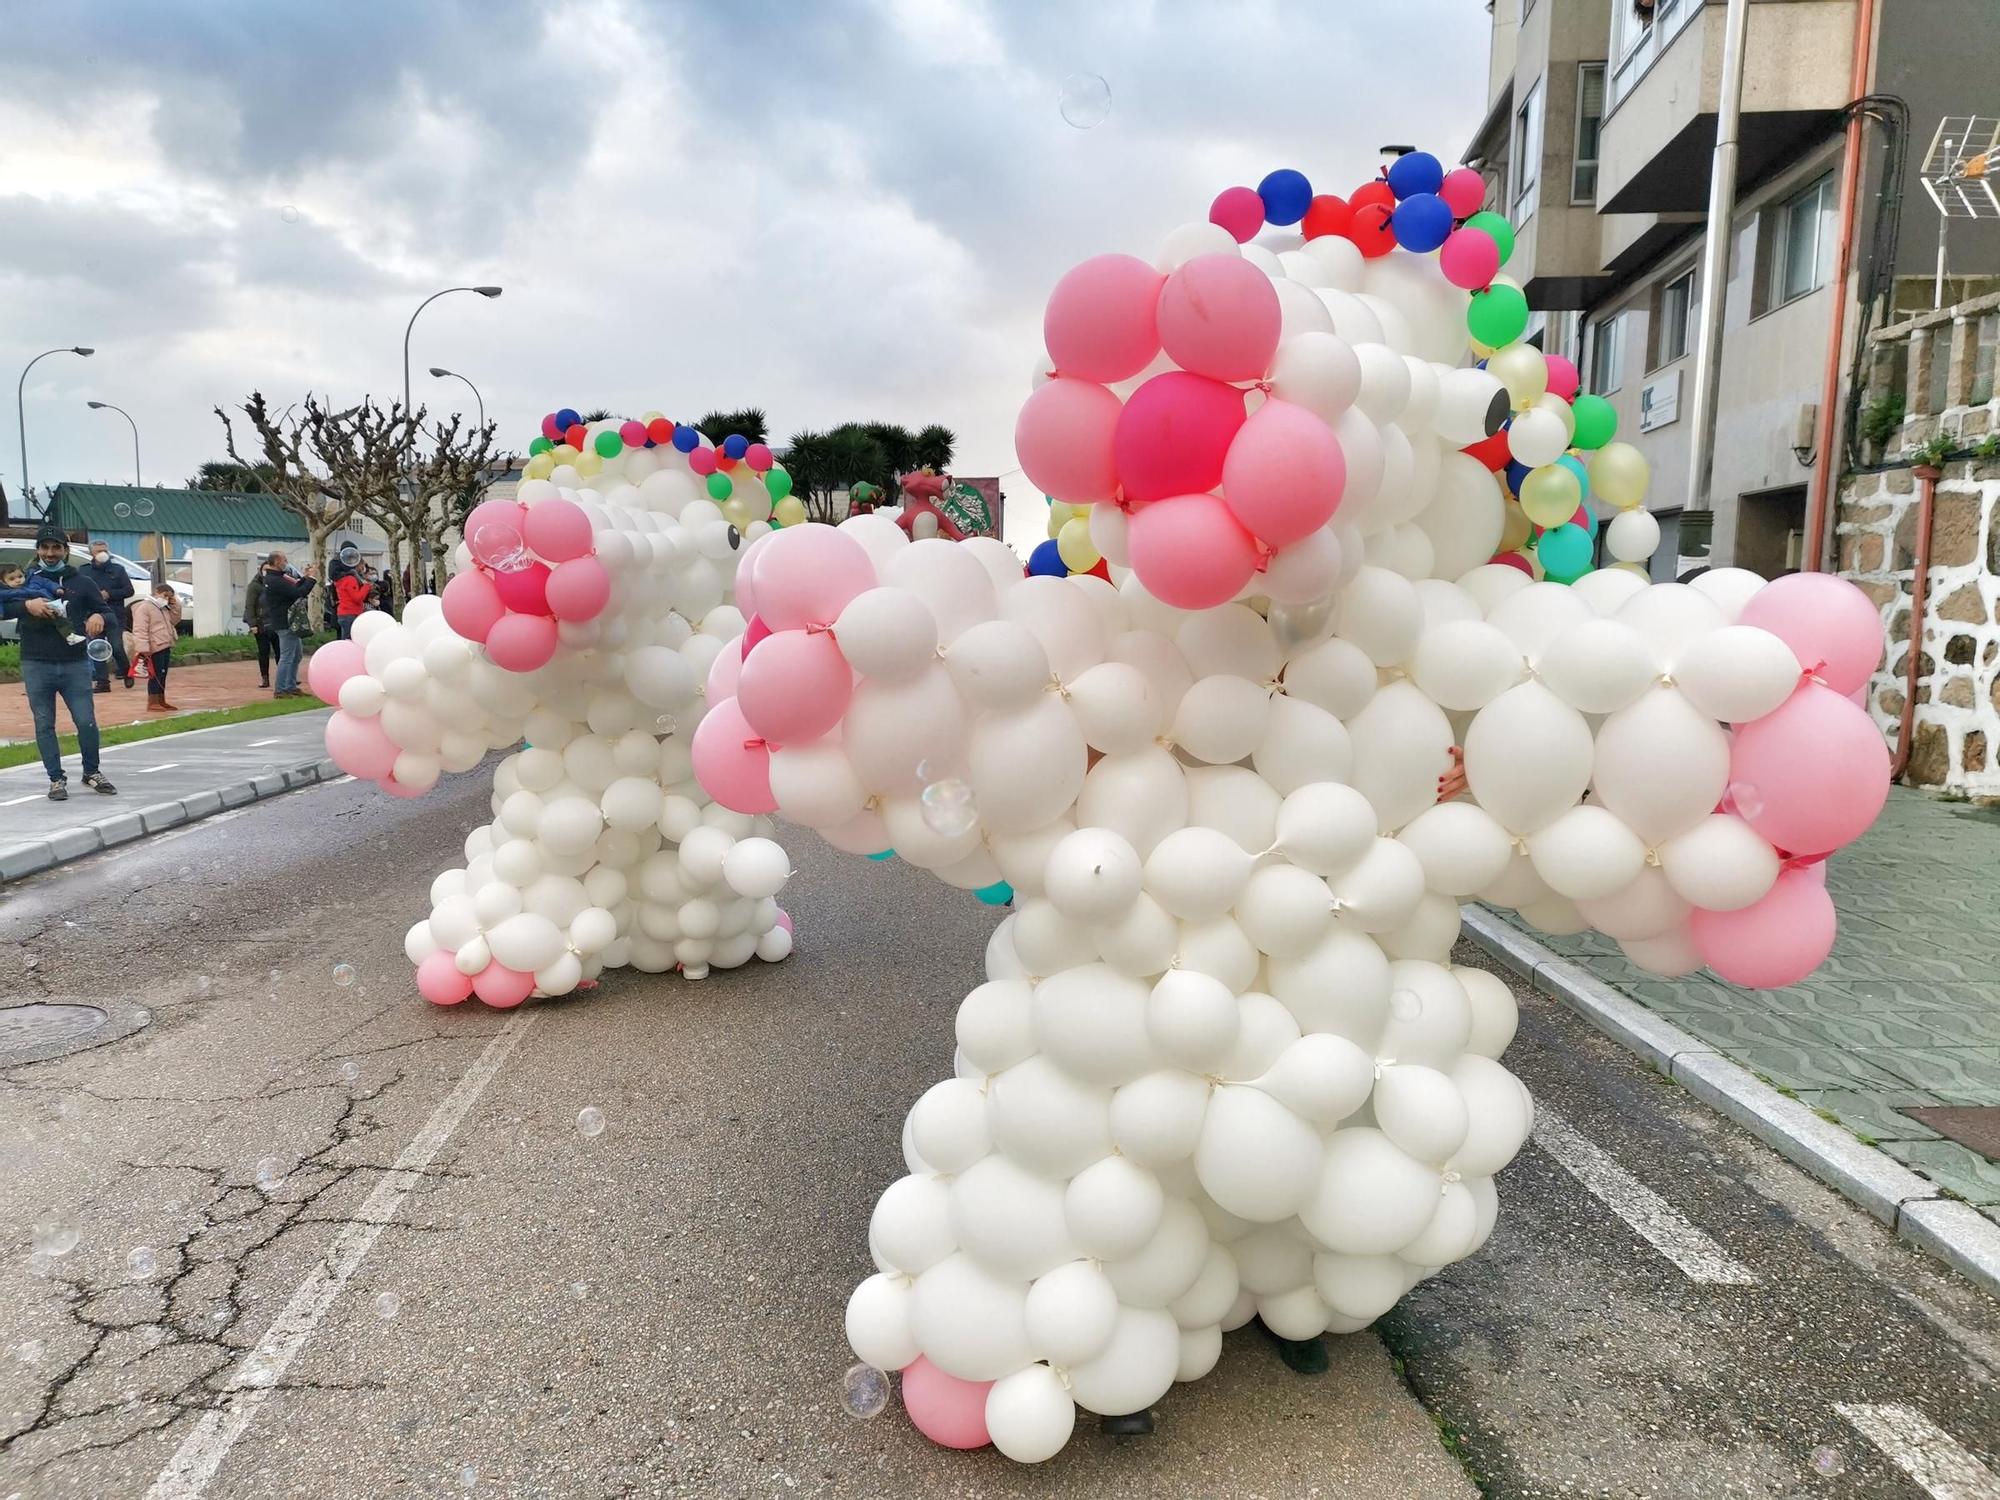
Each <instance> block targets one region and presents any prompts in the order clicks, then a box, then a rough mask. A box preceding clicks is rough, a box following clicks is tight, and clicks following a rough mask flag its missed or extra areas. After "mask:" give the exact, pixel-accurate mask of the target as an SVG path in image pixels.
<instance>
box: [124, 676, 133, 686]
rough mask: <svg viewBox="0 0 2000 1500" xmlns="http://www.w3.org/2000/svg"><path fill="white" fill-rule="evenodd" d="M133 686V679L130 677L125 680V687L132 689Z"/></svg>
mask: <svg viewBox="0 0 2000 1500" xmlns="http://www.w3.org/2000/svg"><path fill="white" fill-rule="evenodd" d="M132 685H133V683H132V679H131V678H129V677H128V678H126V679H125V686H126V687H128V688H129V687H131V686H132Z"/></svg>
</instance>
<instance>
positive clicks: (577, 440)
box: [563, 422, 590, 453]
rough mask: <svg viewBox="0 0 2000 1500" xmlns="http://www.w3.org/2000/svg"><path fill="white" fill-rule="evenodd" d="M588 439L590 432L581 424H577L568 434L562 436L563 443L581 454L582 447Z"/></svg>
mask: <svg viewBox="0 0 2000 1500" xmlns="http://www.w3.org/2000/svg"><path fill="white" fill-rule="evenodd" d="M589 438H590V431H589V429H588V428H586V427H585V426H584V425H583V423H581V422H578V423H577V424H576V425H575V426H573V427H571V428H570V430H569V431H568V432H565V433H564V434H563V441H564V442H565V443H568V444H569V445H570V447H572V448H574V449H576V451H577V452H579V453H581V452H583V445H584V444H585V443H586V442H587V441H589Z"/></svg>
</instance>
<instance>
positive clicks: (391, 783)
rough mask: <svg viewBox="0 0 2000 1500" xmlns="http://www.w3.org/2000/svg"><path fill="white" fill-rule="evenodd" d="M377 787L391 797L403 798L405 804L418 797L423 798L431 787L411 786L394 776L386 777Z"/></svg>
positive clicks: (377, 783)
mask: <svg viewBox="0 0 2000 1500" xmlns="http://www.w3.org/2000/svg"><path fill="white" fill-rule="evenodd" d="M375 785H376V787H377V788H378V789H379V790H381V791H384V792H387V793H388V794H389V795H390V796H391V797H401V798H402V799H403V800H404V801H405V802H408V801H410V800H411V799H413V798H416V797H421V796H423V794H424V793H425V792H427V791H429V790H430V788H429V787H423V786H410V785H409V784H408V783H406V782H401V781H398V780H397V779H396V778H395V777H394V776H384V777H383V778H382V779H381V780H380V781H378V782H376V783H375Z"/></svg>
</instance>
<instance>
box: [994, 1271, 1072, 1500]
mask: <svg viewBox="0 0 2000 1500" xmlns="http://www.w3.org/2000/svg"><path fill="white" fill-rule="evenodd" d="M1030 1295H1031V1296H1032V1293H1031V1294H1030ZM1075 1428H1076V1403H1075V1402H1074V1401H1072V1400H1071V1399H1070V1396H1069V1392H1068V1391H1067V1390H1065V1389H1064V1388H1063V1383H1062V1379H1061V1377H1060V1376H1058V1375H1057V1374H1056V1372H1055V1371H1054V1370H1052V1369H1050V1368H1049V1367H1048V1366H1047V1365H1040V1364H1037V1365H1029V1366H1028V1367H1027V1368H1026V1369H1025V1370H1016V1371H1015V1372H1014V1373H1013V1374H1012V1375H1008V1376H1005V1377H1003V1378H1002V1379H1000V1380H996V1381H995V1382H994V1383H993V1388H992V1389H991V1390H989V1391H988V1392H987V1393H986V1431H987V1434H988V1436H990V1437H991V1438H992V1439H993V1446H994V1447H995V1448H998V1449H999V1450H1000V1451H1001V1452H1002V1453H1004V1454H1005V1455H1006V1456H1007V1457H1009V1458H1011V1459H1013V1460H1014V1462H1015V1463H1020V1464H1038V1463H1041V1462H1042V1461H1043V1460H1045V1459H1050V1458H1054V1457H1055V1456H1056V1454H1058V1453H1060V1452H1061V1451H1062V1448H1063V1445H1064V1444H1065V1443H1067V1442H1068V1441H1069V1436H1070V1433H1071V1432H1072V1431H1074V1430H1075Z"/></svg>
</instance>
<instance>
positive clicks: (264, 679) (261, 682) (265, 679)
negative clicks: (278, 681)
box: [257, 673, 271, 687]
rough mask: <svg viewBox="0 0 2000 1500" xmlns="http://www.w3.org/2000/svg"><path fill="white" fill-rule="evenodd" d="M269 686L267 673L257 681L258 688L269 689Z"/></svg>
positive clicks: (269, 681) (269, 679) (269, 680)
mask: <svg viewBox="0 0 2000 1500" xmlns="http://www.w3.org/2000/svg"><path fill="white" fill-rule="evenodd" d="M270 685H271V678H270V675H269V674H268V673H267V674H265V675H264V676H262V677H259V678H258V679H257V686H258V687H269V686H270Z"/></svg>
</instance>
